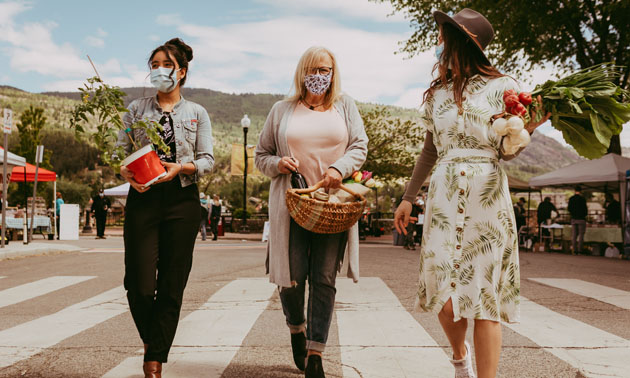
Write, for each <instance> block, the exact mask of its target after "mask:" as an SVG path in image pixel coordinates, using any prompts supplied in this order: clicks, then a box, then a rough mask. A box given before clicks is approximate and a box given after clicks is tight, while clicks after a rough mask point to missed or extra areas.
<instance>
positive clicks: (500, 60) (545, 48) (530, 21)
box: [371, 0, 630, 154]
mask: <svg viewBox="0 0 630 378" xmlns="http://www.w3.org/2000/svg"><path fill="white" fill-rule="evenodd" d="M371 1H376V2H386V1H388V2H391V4H392V5H393V7H394V9H395V11H396V12H403V13H404V14H405V16H406V17H407V18H408V19H409V20H410V22H411V26H412V27H413V28H414V29H415V31H414V33H413V34H412V36H411V37H410V38H409V39H408V40H407V41H405V42H403V43H402V48H401V51H402V52H404V53H407V54H408V55H410V56H413V55H415V54H417V53H419V52H421V51H426V50H429V49H431V48H433V47H434V46H435V44H436V43H437V33H438V30H437V28H436V26H435V21H434V20H433V15H432V14H433V11H435V10H441V11H443V12H457V11H459V10H461V9H463V8H471V9H474V10H476V11H478V12H480V13H482V14H483V15H484V16H486V17H487V18H488V20H489V21H490V23H491V24H492V26H493V27H494V30H495V35H496V37H495V39H494V41H493V43H492V44H491V46H490V47H489V49H488V53H489V56H490V58H491V60H492V61H493V62H496V64H497V66H498V67H500V68H502V69H504V70H506V71H508V72H513V73H521V72H522V71H526V70H529V69H531V68H532V67H534V66H536V65H540V64H545V63H547V62H550V63H552V64H553V65H554V66H556V67H558V68H559V69H560V70H561V71H562V72H568V71H573V70H576V69H577V68H587V67H591V66H593V65H595V64H599V63H605V62H612V63H614V64H616V65H619V66H625V69H624V71H623V74H622V75H621V77H619V78H618V80H617V82H616V84H617V85H619V86H620V87H622V88H624V89H630V88H629V87H630V49H628V46H630V33H627V32H626V31H625V30H626V27H627V25H628V20H629V18H628V15H629V14H630V1H627V0H609V1H596V0H583V1H568V0H552V1H521V2H514V1H499V2H497V1H490V0H464V1H461V0H460V1H408V0H371ZM608 151H609V152H614V153H617V154H621V145H620V142H619V136H614V137H613V139H612V141H611V144H610V147H609V148H608Z"/></svg>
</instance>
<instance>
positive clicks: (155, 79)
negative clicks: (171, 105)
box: [151, 67, 179, 93]
mask: <svg viewBox="0 0 630 378" xmlns="http://www.w3.org/2000/svg"><path fill="white" fill-rule="evenodd" d="M171 71H173V70H172V69H171V68H164V67H158V68H156V69H153V70H151V84H153V86H154V87H156V88H157V90H158V91H160V92H162V93H168V92H171V91H172V90H173V89H175V87H176V86H177V83H178V82H179V79H178V78H177V71H179V70H175V71H173V76H172V77H171Z"/></svg>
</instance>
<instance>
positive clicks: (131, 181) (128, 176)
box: [120, 165, 149, 193]
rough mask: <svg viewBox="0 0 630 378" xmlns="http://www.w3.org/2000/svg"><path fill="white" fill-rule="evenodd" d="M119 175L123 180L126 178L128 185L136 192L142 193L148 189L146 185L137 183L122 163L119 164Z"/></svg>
mask: <svg viewBox="0 0 630 378" xmlns="http://www.w3.org/2000/svg"><path fill="white" fill-rule="evenodd" d="M120 175H121V176H122V177H124V178H125V180H127V182H129V185H131V187H132V188H134V189H135V190H136V191H137V192H138V193H144V192H146V191H147V190H149V187H148V186H144V185H142V184H138V183H137V182H136V180H135V179H134V178H133V172H131V171H130V170H129V169H127V167H126V166H124V165H121V166H120Z"/></svg>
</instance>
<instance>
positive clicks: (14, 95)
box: [0, 86, 581, 180]
mask: <svg viewBox="0 0 630 378" xmlns="http://www.w3.org/2000/svg"><path fill="white" fill-rule="evenodd" d="M122 90H123V91H124V92H126V93H127V98H126V103H129V102H130V101H131V100H133V99H135V98H139V97H144V96H150V95H153V93H155V92H154V89H152V88H122ZM182 94H183V96H184V97H185V98H186V99H189V100H191V101H194V102H196V103H199V104H201V105H202V106H203V107H204V108H206V110H208V113H209V115H210V119H211V121H212V128H213V136H214V141H215V154H216V155H217V157H219V156H223V157H227V156H229V153H230V149H231V144H232V143H242V142H243V132H242V128H241V124H240V120H241V118H242V117H243V115H244V114H248V116H249V118H250V119H251V121H252V123H251V126H250V130H249V134H248V142H249V143H250V144H255V143H256V141H257V139H258V135H259V134H260V131H261V130H262V127H263V125H264V122H265V119H266V117H267V113H268V112H269V110H270V109H271V107H272V105H273V104H274V103H275V102H276V101H279V100H281V99H282V98H284V96H283V95H277V94H276V95H274V94H253V93H245V94H229V93H223V92H218V91H213V90H210V89H198V88H184V89H183V90H182ZM79 100H80V94H79V92H47V93H41V94H37V93H29V92H24V91H21V90H19V89H16V88H9V87H3V86H0V107H6V106H11V107H12V108H13V110H14V112H15V113H16V114H15V115H14V119H16V120H18V119H19V114H20V113H21V112H22V111H23V110H24V109H25V108H27V107H28V105H30V104H33V105H34V106H41V107H43V108H44V109H45V111H46V116H47V117H48V118H49V121H50V123H49V126H47V127H53V128H61V127H67V126H66V125H67V122H68V119H69V116H68V112H69V111H70V110H71V109H72V107H73V106H74V105H75V104H76V103H77V102H78V101H79ZM375 106H377V105H375V104H359V109H360V110H369V109H372V108H373V107H375ZM387 109H388V110H389V111H390V113H391V115H392V116H396V117H401V118H404V119H414V118H416V117H417V111H416V110H414V109H405V108H400V107H395V106H387ZM580 159H581V158H580V157H579V156H578V155H577V154H576V153H575V151H573V150H572V149H570V148H566V147H564V146H563V145H562V144H560V143H559V142H557V141H556V140H555V139H552V138H549V137H546V136H544V135H542V134H540V133H535V134H534V135H533V137H532V143H531V144H530V146H529V147H527V148H526V149H525V150H524V151H523V152H522V153H521V154H520V155H519V156H518V157H517V158H516V159H514V160H511V161H509V162H504V163H503V164H504V166H505V169H506V170H507V172H508V173H509V174H510V175H513V176H515V177H517V178H520V179H522V180H528V179H529V178H531V177H533V176H537V175H540V174H543V173H546V172H549V171H552V170H554V169H557V168H560V167H563V166H566V165H569V164H571V163H574V162H576V161H579V160H580Z"/></svg>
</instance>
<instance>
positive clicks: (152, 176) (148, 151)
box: [122, 144, 166, 186]
mask: <svg viewBox="0 0 630 378" xmlns="http://www.w3.org/2000/svg"><path fill="white" fill-rule="evenodd" d="M122 165H124V166H126V167H127V169H129V170H130V171H131V172H133V178H134V180H136V182H137V183H138V184H143V185H144V186H149V185H151V184H153V183H154V182H156V181H157V180H159V179H161V178H162V177H164V176H166V170H165V169H164V166H163V165H162V163H160V158H159V157H158V156H157V154H156V153H155V151H154V150H153V146H152V145H150V144H147V145H146V146H144V147H142V148H141V149H139V150H138V151H136V152H134V153H133V154H131V155H129V156H128V157H127V158H126V159H125V160H123V162H122Z"/></svg>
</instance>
